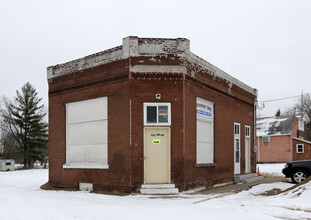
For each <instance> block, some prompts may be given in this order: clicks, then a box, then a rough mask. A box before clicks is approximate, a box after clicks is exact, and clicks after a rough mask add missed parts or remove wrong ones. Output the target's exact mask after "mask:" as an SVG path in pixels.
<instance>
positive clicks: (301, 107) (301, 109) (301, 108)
mask: <svg viewBox="0 0 311 220" xmlns="http://www.w3.org/2000/svg"><path fill="white" fill-rule="evenodd" d="M302 111H303V90H302V91H301V106H300V114H301V120H302Z"/></svg>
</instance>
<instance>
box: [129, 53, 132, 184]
mask: <svg viewBox="0 0 311 220" xmlns="http://www.w3.org/2000/svg"><path fill="white" fill-rule="evenodd" d="M129 51H130V48H129ZM131 80H132V73H131V54H130V52H129V84H130V85H129V87H130V94H129V97H130V100H129V107H130V109H129V110H130V188H131V190H132V99H131V96H132V82H131Z"/></svg>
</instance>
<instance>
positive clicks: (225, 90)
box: [49, 56, 255, 191]
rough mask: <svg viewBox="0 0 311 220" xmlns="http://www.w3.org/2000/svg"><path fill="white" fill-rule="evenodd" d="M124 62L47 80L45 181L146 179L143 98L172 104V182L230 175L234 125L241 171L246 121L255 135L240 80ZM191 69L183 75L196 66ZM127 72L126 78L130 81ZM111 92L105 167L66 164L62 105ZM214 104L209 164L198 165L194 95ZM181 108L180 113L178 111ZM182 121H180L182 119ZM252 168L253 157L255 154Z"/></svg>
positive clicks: (172, 60)
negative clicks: (146, 69) (136, 69)
mask: <svg viewBox="0 0 311 220" xmlns="http://www.w3.org/2000/svg"><path fill="white" fill-rule="evenodd" d="M154 59H155V58H154V57H153V60H152V61H150V57H149V58H148V57H136V58H131V64H132V65H133V64H134V63H137V64H140V65H142V64H144V65H146V64H148V65H150V64H157V65H159V64H162V65H177V64H181V63H182V60H179V59H178V57H175V56H167V57H160V56H159V57H156V59H155V60H156V61H154ZM128 65H129V61H128V60H121V61H118V62H113V63H110V64H106V65H102V66H98V67H95V68H93V69H90V70H85V71H81V72H77V73H73V74H70V75H66V76H61V77H58V78H55V79H50V80H49V94H50V95H49V118H50V121H49V123H50V133H49V157H50V172H49V181H50V183H51V184H52V185H55V186H67V187H78V182H92V183H93V184H94V188H95V189H96V190H121V191H135V190H137V189H138V188H139V187H140V185H141V184H143V183H144V173H143V172H144V166H143V164H144V152H143V149H144V146H143V138H144V137H143V129H144V125H143V103H144V102H157V100H156V99H155V94H157V93H160V94H161V97H162V98H161V100H160V102H170V103H171V110H172V116H171V117H172V118H171V119H172V124H171V180H172V183H175V184H176V185H177V186H178V187H179V188H180V189H181V190H184V189H189V188H192V187H194V186H199V185H202V186H203V185H205V184H206V182H207V181H210V180H212V181H213V182H214V183H223V182H228V181H233V150H234V149H233V123H234V122H238V123H240V124H241V173H244V169H245V154H244V152H245V149H244V148H245V125H249V126H251V134H252V135H253V134H254V131H253V127H254V123H253V122H254V112H253V99H254V96H253V95H251V94H250V93H248V92H245V91H244V90H241V89H240V88H238V87H237V86H230V85H228V82H226V81H225V80H223V79H220V78H214V77H213V76H212V75H210V74H207V75H204V73H202V72H200V71H198V70H196V71H197V72H198V73H199V74H198V75H197V76H198V77H197V79H198V80H194V79H191V78H190V77H186V78H183V76H182V74H181V73H174V74H170V73H152V74H150V73H131V74H130V75H128V73H129V68H128ZM191 68H192V67H188V74H191V72H192V71H194V69H191ZM129 78H130V79H131V80H129ZM102 96H108V163H109V169H105V170H102V169H99V170H96V169H95V170H91V169H63V167H62V166H63V164H65V161H66V136H65V134H66V132H65V131H66V128H65V125H66V124H65V123H66V120H65V104H66V103H68V102H74V101H80V100H85V99H91V98H97V97H102ZM197 96H198V97H201V98H203V99H206V100H209V101H212V102H214V103H215V109H214V112H215V121H214V126H215V128H214V149H215V152H214V153H215V163H216V166H214V167H196V97H197ZM183 108H185V112H184V111H183ZM184 119H185V120H184ZM251 146H253V139H252V140H251ZM252 155H253V156H252V171H253V172H254V171H255V163H254V160H255V157H254V154H253V153H252Z"/></svg>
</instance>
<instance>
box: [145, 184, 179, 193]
mask: <svg viewBox="0 0 311 220" xmlns="http://www.w3.org/2000/svg"><path fill="white" fill-rule="evenodd" d="M140 193H141V194H147V195H173V194H178V188H175V184H144V185H142V186H141V188H140Z"/></svg>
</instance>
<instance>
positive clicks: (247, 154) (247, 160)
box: [245, 126, 251, 173]
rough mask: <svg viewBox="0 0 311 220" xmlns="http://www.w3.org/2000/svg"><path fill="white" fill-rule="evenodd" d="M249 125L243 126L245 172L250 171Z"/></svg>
mask: <svg viewBox="0 0 311 220" xmlns="http://www.w3.org/2000/svg"><path fill="white" fill-rule="evenodd" d="M250 130H251V129H250V126H245V173H250V172H251V144H250V140H251V139H250V134H251V133H250Z"/></svg>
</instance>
